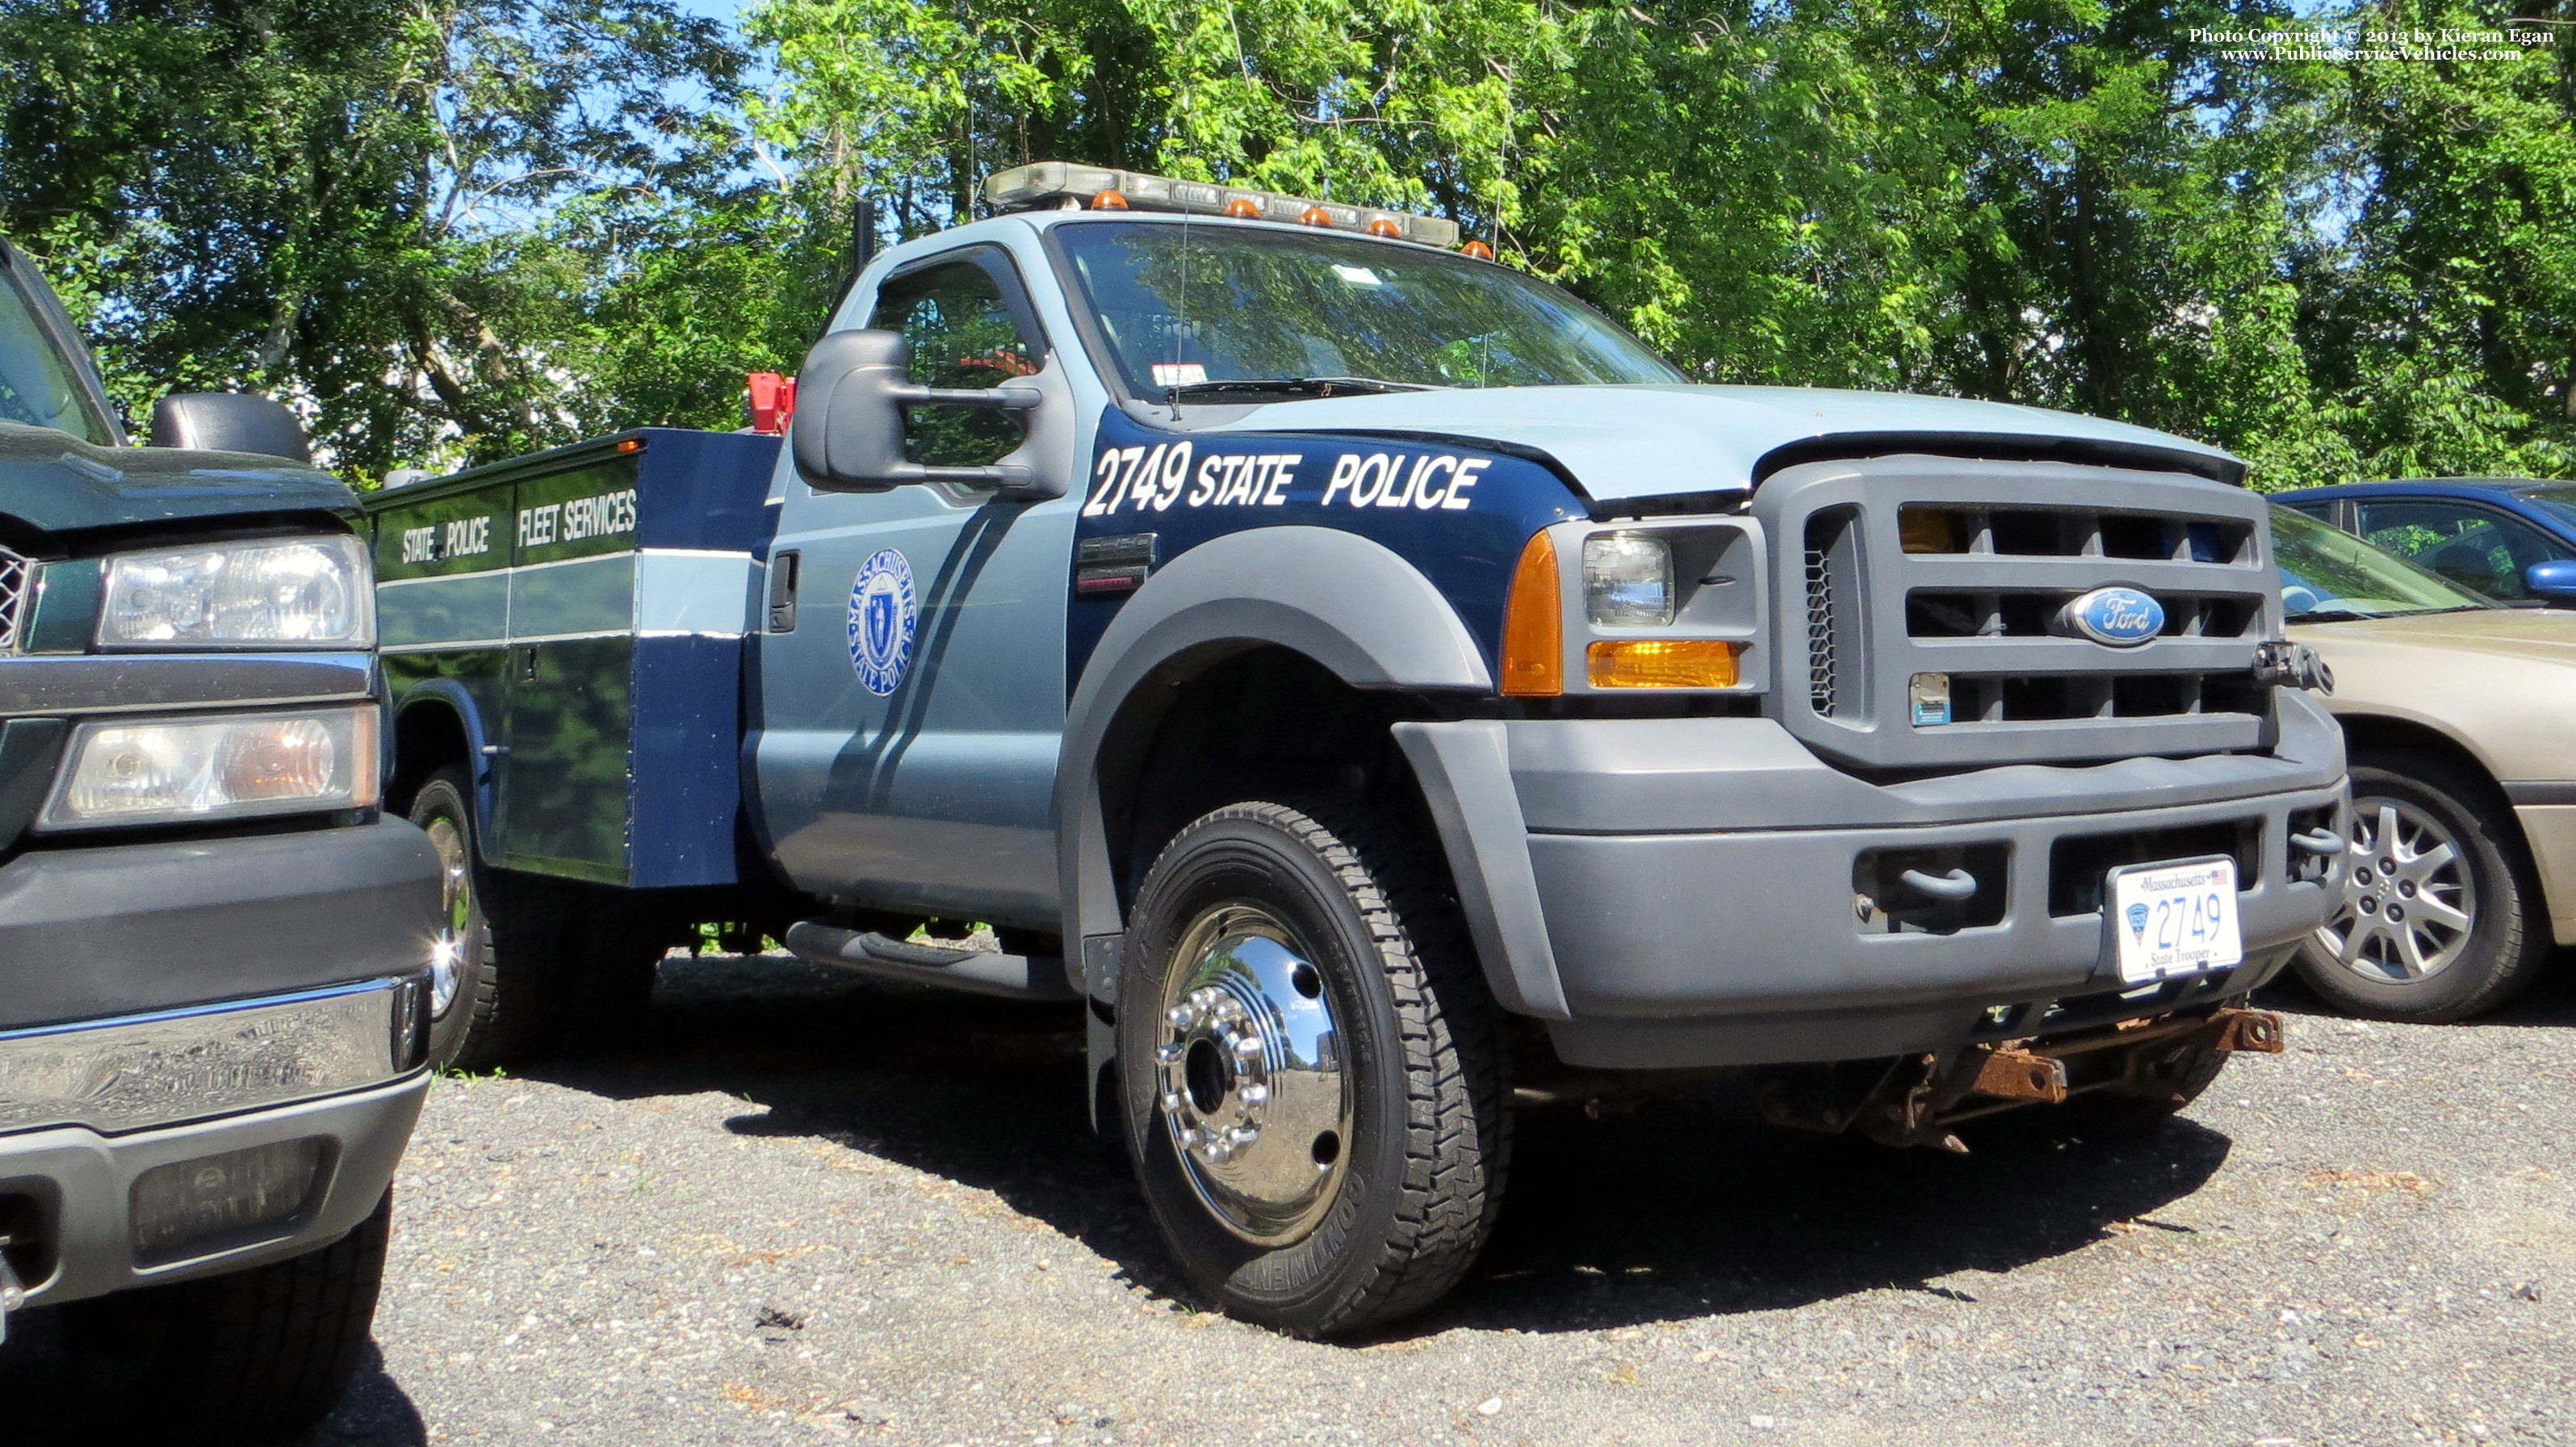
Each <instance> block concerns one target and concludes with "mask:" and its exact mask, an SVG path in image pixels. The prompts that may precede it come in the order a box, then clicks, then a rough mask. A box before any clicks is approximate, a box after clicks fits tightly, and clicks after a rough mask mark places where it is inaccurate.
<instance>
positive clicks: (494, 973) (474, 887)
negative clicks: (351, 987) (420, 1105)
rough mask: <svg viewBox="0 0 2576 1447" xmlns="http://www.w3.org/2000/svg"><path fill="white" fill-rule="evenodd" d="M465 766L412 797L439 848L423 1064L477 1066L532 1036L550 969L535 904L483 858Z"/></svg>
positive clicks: (516, 1050) (540, 1021)
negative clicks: (438, 905)
mask: <svg viewBox="0 0 2576 1447" xmlns="http://www.w3.org/2000/svg"><path fill="white" fill-rule="evenodd" d="M467 797H468V788H467V784H466V778H465V771H464V770H463V769H459V768H445V769H441V770H439V771H438V772H437V773H434V774H432V775H430V776H429V781H428V782H427V783H424V784H422V785H421V786H420V792H419V793H418V794H416V795H414V796H413V798H412V805H411V822H413V823H414V824H417V825H419V826H420V828H421V831H422V832H423V833H425V834H427V835H428V836H429V842H430V846H431V847H432V848H434V849H436V850H437V851H438V862H439V869H440V880H441V897H442V901H443V910H442V912H441V915H440V930H439V939H438V942H437V944H436V945H435V946H434V947H433V949H432V963H431V966H430V985H429V1061H430V1064H431V1066H432V1067H434V1068H440V1069H445V1068H450V1067H453V1068H455V1069H458V1070H467V1071H475V1072H481V1071H486V1070H491V1069H493V1068H494V1067H496V1066H499V1065H502V1064H505V1063H507V1062H509V1061H510V1060H512V1059H513V1058H515V1057H516V1056H517V1055H519V1054H520V1053H521V1052H522V1051H523V1050H524V1049H525V1048H526V1046H527V1045H528V1043H529V1042H530V1041H532V1040H534V1039H535V1038H536V1036H537V1033H538V1031H539V1030H540V1029H541V1028H542V1027H543V1026H544V1024H545V1023H546V1022H545V1020H544V1018H543V1017H544V1016H545V1015H546V1014H547V1013H548V1012H547V1004H548V999H549V996H550V995H551V994H552V993H553V991H552V988H551V986H552V984H553V980H552V976H553V974H554V973H555V961H554V959H553V955H554V949H553V946H554V943H555V941H554V940H553V939H552V937H551V932H550V931H549V929H548V928H547V922H546V917H545V915H544V912H543V911H542V909H541V908H539V903H540V902H539V901H538V900H536V899H535V898H533V897H530V896H528V894H527V892H526V891H521V892H519V893H518V894H516V895H512V896H510V897H507V898H496V896H499V895H502V894H504V893H505V892H504V891H503V890H501V889H500V888H498V885H499V881H497V880H495V879H494V878H493V872H492V871H490V870H487V869H485V868H484V867H483V865H482V863H481V862H480V854H481V851H480V850H479V849H478V848H477V847H476V845H475V838H476V836H475V829H474V813H473V810H472V809H471V808H470V807H469V806H468V805H467V803H466V800H467Z"/></svg>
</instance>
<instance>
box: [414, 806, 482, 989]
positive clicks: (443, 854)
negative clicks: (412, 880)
mask: <svg viewBox="0 0 2576 1447" xmlns="http://www.w3.org/2000/svg"><path fill="white" fill-rule="evenodd" d="M422 832H423V833H425V834H427V835H428V836H429V844H430V847H431V848H433V849H435V850H437V851H438V887H439V926H438V938H437V939H436V940H435V941H433V942H432V943H431V945H430V947H429V1018H431V1019H432V1020H444V1019H446V1018H447V1012H448V1011H450V1010H453V1009H455V1008H456V996H457V987H458V986H459V985H460V984H461V983H462V982H463V980H464V978H465V942H466V941H467V940H468V939H470V938H471V937H472V936H473V933H474V866H473V863H472V861H471V860H469V859H467V858H466V843H465V831H464V829H463V827H462V826H460V825H459V823H458V822H457V821H456V820H454V819H452V818H449V817H448V816H446V815H444V814H439V815H433V816H432V817H431V818H430V821H429V822H428V823H427V824H425V825H423V826H422Z"/></svg>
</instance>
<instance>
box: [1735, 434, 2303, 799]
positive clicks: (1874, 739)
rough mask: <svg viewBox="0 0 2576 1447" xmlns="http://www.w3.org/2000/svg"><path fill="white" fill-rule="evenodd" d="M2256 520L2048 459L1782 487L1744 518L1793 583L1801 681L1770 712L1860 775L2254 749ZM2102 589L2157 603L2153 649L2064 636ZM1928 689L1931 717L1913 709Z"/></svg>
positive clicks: (2214, 499)
mask: <svg viewBox="0 0 2576 1447" xmlns="http://www.w3.org/2000/svg"><path fill="white" fill-rule="evenodd" d="M2070 499H2071V501H2070ZM2263 507H2264V504H2263V501H2262V500H2261V499H2260V498H2258V497H2255V496H2253V495H2252V494H2249V493H2246V492H2244V491H2242V490H2241V489H2238V488H2233V487H2229V486H2226V485H2224V484H2221V483H2215V482H2210V481H2207V480H2204V479H2200V478H2195V477H2188V476H2184V475H2181V474H2174V473H2141V472H2133V471H2127V470H2122V469H2114V468H2098V467H2079V466H2070V465H2067V464H2063V463H2037V462H1986V461H1976V460H1966V459H1949V458H1934V457H1889V458H1873V459H1863V460H1857V461H1850V462H1824V463H1810V464H1807V465H1805V466H1803V467H1798V468H1793V469H1789V470H1787V471H1784V472H1782V473H1779V474H1777V475H1775V476H1773V477H1771V478H1769V479H1767V480H1766V481H1765V482H1764V483H1763V484H1762V487H1761V489H1760V490H1759V491H1758V492H1757V493H1756V494H1755V498H1754V509H1755V512H1756V513H1757V515H1760V516H1762V517H1763V519H1764V527H1765V529H1766V531H1767V532H1768V533H1769V535H1770V536H1771V537H1773V538H1775V539H1778V540H1779V541H1778V542H1777V543H1775V545H1774V546H1775V547H1778V548H1779V549H1780V552H1781V553H1782V554H1783V556H1780V557H1778V558H1777V559H1776V561H1775V565H1774V576H1775V577H1779V578H1781V579H1783V580H1784V582H1787V581H1789V580H1794V582H1790V583H1789V586H1790V587H1792V588H1795V589H1796V590H1797V591H1795V592H1791V593H1789V596H1786V597H1783V598H1781V599H1779V612H1778V616H1780V617H1782V618H1784V619H1788V618H1803V619H1804V620H1805V628H1806V660H1807V687H1806V688H1805V689H1804V690H1803V691H1801V692H1799V693H1794V694H1786V695H1783V696H1781V697H1780V698H1779V699H1778V700H1777V701H1776V704H1775V706H1776V707H1778V708H1779V709H1780V711H1781V719H1782V722H1783V723H1785V724H1787V725H1788V726H1789V727H1790V728H1791V729H1792V730H1793V731H1795V732H1797V733H1798V734H1799V735H1800V736H1801V737H1803V738H1805V739H1806V740H1807V742H1808V743H1810V744H1811V745H1813V746H1814V747H1816V748H1817V749H1818V750H1820V751H1821V752H1824V753H1827V754H1830V755H1834V756H1837V757H1839V758H1842V759H1844V760H1846V761H1848V762H1851V763H1854V764H1858V765H1861V766H1864V767H1875V768H1893V769H1916V768H1943V767H1976V766H1983V765H1991V764H2002V763H2038V762H2081V761H2086V760H2094V759H2106V758H2123V757H2132V756H2137V755H2142V754H2164V755H2180V754H2195V753H2207V752H2213V751H2219V750H2225V749H2244V748H2256V747H2261V746H2262V745H2263V743H2264V741H2265V740H2266V739H2267V738H2268V737H2269V729H2270V710H2271V690H2270V689H2269V688H2268V687H2266V686H2262V685H2258V684H2257V683H2255V681H2254V673H2253V664H2254V650H2255V647H2256V646H2257V645H2258V644H2259V643H2261V642H2262V641H2263V640H2264V639H2265V638H2268V637H2271V636H2274V635H2276V634H2277V632H2278V631H2279V618H2278V616H2277V614H2276V613H2275V612H2274V611H2272V610H2273V609H2275V608H2276V607H2277V604H2275V603H2274V602H2273V601H2272V599H2273V589H2272V587H2271V578H2272V576H2273V574H2272V567H2271V544H2270V539H2269V536H2268V531H2267V529H2266V528H2265V526H2264V515H2263ZM1792 549H1794V550H1795V551H1791V550H1792ZM2111 586H2120V587H2127V588H2135V589H2137V590H2139V591H2142V592H2145V593H2147V594H2149V595H2151V596H2152V597H2154V598H2155V599H2156V601H2157V602H2158V603H2159V604H2160V605H2161V606H2162V607H2163V609H2164V615H2165V621H2164V624H2163V627H2162V629H2161V630H2160V631H2159V632H2158V634H2157V635H2156V636H2155V637H2154V638H2152V639H2150V640H2148V641H2147V642H2146V643H2144V644H2142V645H2138V646H2135V647H2128V648H2116V647H2111V646H2108V645H2105V644H2101V643H2096V642H2094V641H2092V640H2090V639H2088V638H2084V637H2081V636H2078V635H2076V634H2074V633H2073V632H2072V631H2071V630H2070V629H2068V628H2067V627H2066V626H2065V625H2064V624H2063V623H2062V622H2060V618H2061V615H2062V614H2063V613H2064V612H2065V610H2066V607H2067V605H2068V604H2069V603H2070V602H2071V601H2073V600H2074V599H2077V598H2079V597H2082V596H2083V595H2085V594H2086V593H2089V592H2091V591H2093V590H2094V589H2097V588H2104V587H2111ZM1786 591H1787V589H1784V592H1786ZM1793 626H1794V625H1793ZM1925 675H1937V676H1938V682H1939V684H1940V687H1939V688H1938V689H1937V690H1935V691H1933V692H1932V693H1931V694H1928V695H1927V696H1941V695H1946V697H1947V699H1948V701H1949V702H1948V711H1947V714H1946V717H1945V716H1943V715H1942V714H1941V713H1940V712H1939V711H1938V710H1935V711H1933V712H1932V713H1931V714H1929V715H1928V716H1922V717H1918V716H1917V715H1916V714H1915V713H1914V712H1913V711H1912V710H1911V709H1910V708H1909V703H1908V701H1909V698H1910V697H1912V696H1913V695H1914V694H1915V692H1917V690H1916V688H1915V684H1916V683H1917V682H1918V680H1922V676H1925ZM1923 681H1926V682H1928V680H1923Z"/></svg>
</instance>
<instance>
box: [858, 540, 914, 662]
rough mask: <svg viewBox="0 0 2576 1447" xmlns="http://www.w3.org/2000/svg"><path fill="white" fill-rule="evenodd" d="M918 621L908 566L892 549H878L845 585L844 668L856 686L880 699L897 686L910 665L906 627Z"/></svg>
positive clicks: (910, 653)
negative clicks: (846, 655)
mask: <svg viewBox="0 0 2576 1447" xmlns="http://www.w3.org/2000/svg"><path fill="white" fill-rule="evenodd" d="M920 622H921V601H920V599H919V598H918V597H916V596H915V595H914V593H913V590H912V564H910V563H908V562H906V561H904V556H903V554H901V553H899V552H896V551H895V550H894V549H892V548H880V549H878V550H877V551H876V552H875V553H873V554H871V555H870V556H869V558H868V560H867V561H866V562H864V563H861V564H860V565H859V577H858V581H857V582H854V583H852V584H851V585H850V667H851V668H852V669H853V670H854V671H856V672H857V674H858V675H859V684H860V686H861V687H863V688H865V689H866V690H867V691H868V692H870V693H873V694H875V695H876V696H877V697H879V698H883V697H885V696H886V695H888V694H890V693H892V692H894V691H895V690H896V689H898V688H900V687H902V686H903V676H904V674H905V673H906V672H908V671H910V670H911V668H912V630H913V628H914V627H915V625H917V624H919V623H920Z"/></svg>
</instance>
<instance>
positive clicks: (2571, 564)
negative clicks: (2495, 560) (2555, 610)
mask: <svg viewBox="0 0 2576 1447" xmlns="http://www.w3.org/2000/svg"><path fill="white" fill-rule="evenodd" d="M2522 590H2523V591H2524V592H2526V593H2528V594H2530V595H2531V596H2532V597H2534V598H2539V599H2542V600H2544V601H2547V602H2550V603H2556V604H2564V605H2568V606H2576V558H2552V559H2550V560H2549V561H2548V562H2545V563H2534V564H2532V565H2531V566H2530V567H2528V568H2525V569H2523V570H2522Z"/></svg>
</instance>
